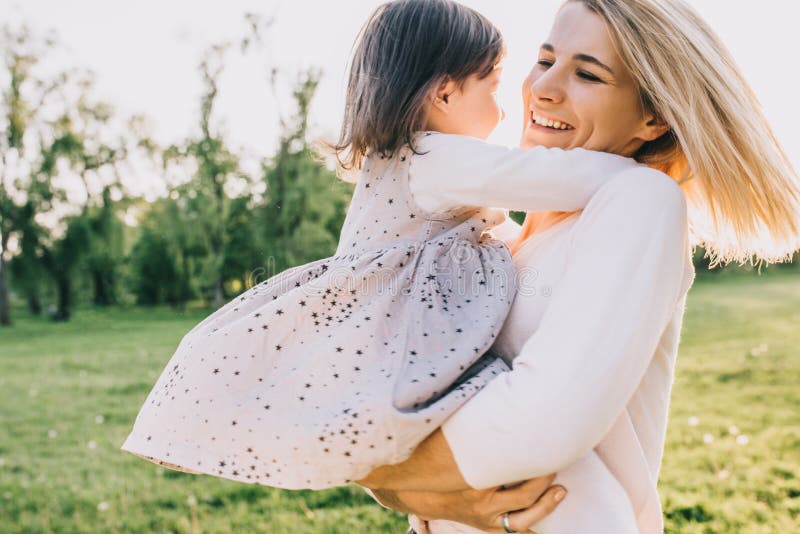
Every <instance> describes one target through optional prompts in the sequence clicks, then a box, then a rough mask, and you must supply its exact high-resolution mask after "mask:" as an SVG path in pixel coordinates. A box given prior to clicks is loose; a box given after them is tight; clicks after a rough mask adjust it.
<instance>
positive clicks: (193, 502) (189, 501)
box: [186, 495, 197, 507]
mask: <svg viewBox="0 0 800 534" xmlns="http://www.w3.org/2000/svg"><path fill="white" fill-rule="evenodd" d="M186 504H187V505H188V506H190V507H194V506H197V497H195V496H194V495H189V496H188V497H187V498H186Z"/></svg>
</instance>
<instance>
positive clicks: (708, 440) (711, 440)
mask: <svg viewBox="0 0 800 534" xmlns="http://www.w3.org/2000/svg"><path fill="white" fill-rule="evenodd" d="M703 441H705V442H706V443H714V436H712V435H711V434H703Z"/></svg>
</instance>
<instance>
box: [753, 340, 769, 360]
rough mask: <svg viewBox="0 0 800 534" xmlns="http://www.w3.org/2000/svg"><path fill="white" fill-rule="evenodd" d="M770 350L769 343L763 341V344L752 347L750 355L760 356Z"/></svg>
mask: <svg viewBox="0 0 800 534" xmlns="http://www.w3.org/2000/svg"><path fill="white" fill-rule="evenodd" d="M768 350H769V345H767V344H766V343H762V344H761V345H759V346H757V347H753V348H752V349H750V356H753V357H758V356H761V355H762V354H765V353H766V352H767V351H768Z"/></svg>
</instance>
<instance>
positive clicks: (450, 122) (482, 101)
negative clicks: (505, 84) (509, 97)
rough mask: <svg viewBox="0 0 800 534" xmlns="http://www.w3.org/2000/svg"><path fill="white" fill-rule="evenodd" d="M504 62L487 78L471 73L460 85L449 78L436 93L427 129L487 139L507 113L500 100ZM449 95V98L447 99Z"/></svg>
mask: <svg viewBox="0 0 800 534" xmlns="http://www.w3.org/2000/svg"><path fill="white" fill-rule="evenodd" d="M502 70H503V68H502V66H501V65H498V66H497V67H495V69H494V70H493V71H492V72H491V74H489V75H488V76H486V77H485V78H482V79H479V78H478V76H477V75H472V76H470V77H469V78H467V79H466V80H464V83H463V84H462V85H461V87H460V88H459V87H458V86H457V85H456V84H455V83H454V82H452V81H449V82H447V83H446V84H445V85H444V86H443V87H442V88H441V89H440V90H439V91H438V93H437V95H435V99H436V100H435V102H434V105H433V106H432V108H431V113H430V116H429V118H428V126H427V129H428V130H434V131H438V132H442V133H449V134H459V135H468V136H470V137H477V138H478V139H486V138H487V137H489V134H491V133H492V131H493V130H494V129H495V128H497V124H498V123H499V122H500V121H501V120H502V119H503V118H504V117H505V113H504V111H503V109H502V108H501V107H500V105H499V104H498V102H497V89H498V87H499V86H500V74H501V73H502ZM445 99H446V101H445Z"/></svg>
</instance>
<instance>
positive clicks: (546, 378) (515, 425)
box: [363, 169, 690, 491]
mask: <svg viewBox="0 0 800 534" xmlns="http://www.w3.org/2000/svg"><path fill="white" fill-rule="evenodd" d="M571 239H572V243H571V247H570V251H569V256H568V265H567V270H566V272H565V274H564V276H563V278H562V280H561V281H560V282H559V285H558V286H557V288H556V289H555V291H554V293H553V296H552V297H551V299H552V300H551V303H550V305H549V306H548V309H547V311H546V312H545V315H544V317H543V318H542V321H541V324H540V326H539V328H538V329H537V331H536V332H535V333H534V334H533V336H531V337H530V339H529V340H528V341H527V342H526V343H525V345H524V346H523V348H522V350H521V352H520V354H519V356H518V357H517V358H516V359H515V360H514V362H513V369H512V370H511V371H510V372H508V373H503V374H502V375H500V376H498V377H497V378H495V379H494V380H492V381H491V382H490V383H489V384H488V385H487V386H486V387H485V388H484V389H482V390H481V391H479V392H478V393H476V394H475V396H474V397H472V398H471V399H469V400H468V401H467V402H466V403H465V404H464V405H463V406H462V407H461V408H460V409H459V410H458V411H457V412H455V413H454V414H453V415H452V416H451V417H450V418H449V419H447V420H446V421H445V422H444V424H443V425H442V427H441V428H440V429H439V430H437V431H436V432H434V433H433V434H432V435H431V436H429V438H427V439H426V440H425V441H423V442H422V444H420V446H419V447H418V448H417V449H416V450H415V451H414V453H413V454H412V455H411V457H410V458H408V459H407V460H406V461H404V462H402V463H400V464H396V465H392V466H382V467H380V468H378V469H376V470H375V471H373V472H372V473H370V475H369V477H367V478H366V479H365V481H364V484H363V485H367V486H370V487H379V488H387V489H395V490H417V491H457V490H459V489H463V488H464V487H465V486H466V487H472V488H477V489H483V488H489V487H493V486H496V485H499V484H507V483H512V482H515V481H518V480H522V479H527V478H533V477H537V476H541V475H545V474H549V473H553V472H557V471H559V470H561V469H563V468H565V467H567V466H568V465H569V464H571V463H572V462H573V461H575V460H576V459H578V458H579V457H580V456H582V455H583V454H585V453H586V452H588V451H589V450H590V449H591V448H593V447H594V446H595V445H596V444H597V443H598V442H600V440H601V439H602V437H603V436H604V435H605V434H606V433H607V432H608V430H609V429H610V427H611V426H612V424H613V422H614V420H615V419H616V417H617V416H618V415H619V414H620V412H622V410H623V409H624V408H625V406H626V404H627V402H628V400H629V399H630V397H631V396H632V395H633V393H634V392H635V390H636V388H637V387H638V386H639V383H640V381H641V379H642V376H643V375H644V372H645V371H646V369H647V367H648V365H649V364H650V361H651V360H652V356H653V354H654V352H655V350H656V347H657V345H658V342H659V339H660V337H661V335H662V334H663V332H664V330H665V328H666V325H667V324H668V322H669V320H670V319H671V318H672V316H673V314H674V313H675V310H676V305H677V303H678V302H679V301H680V298H681V296H682V295H683V293H684V292H685V291H686V290H687V289H688V285H689V284H688V283H687V279H686V273H687V270H686V263H685V262H686V261H687V258H688V254H687V251H688V241H687V216H686V202H685V199H684V197H683V194H682V192H681V191H680V189H679V188H678V186H677V185H676V184H675V183H674V182H673V181H672V180H670V179H669V178H667V177H666V176H664V175H662V174H661V173H658V172H657V171H652V170H649V169H638V170H635V171H631V172H628V173H624V174H623V175H621V176H619V177H618V178H616V179H615V180H613V181H612V182H611V183H609V184H608V185H607V186H605V187H603V188H602V189H601V190H600V191H599V192H598V194H597V195H595V197H594V198H593V199H592V201H591V202H590V203H589V204H588V205H587V207H586V209H585V210H584V212H583V214H582V215H581V217H580V219H579V221H578V222H577V223H576V226H575V227H574V228H573V233H572V235H571ZM688 282H689V283H690V280H689V281H688Z"/></svg>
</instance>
